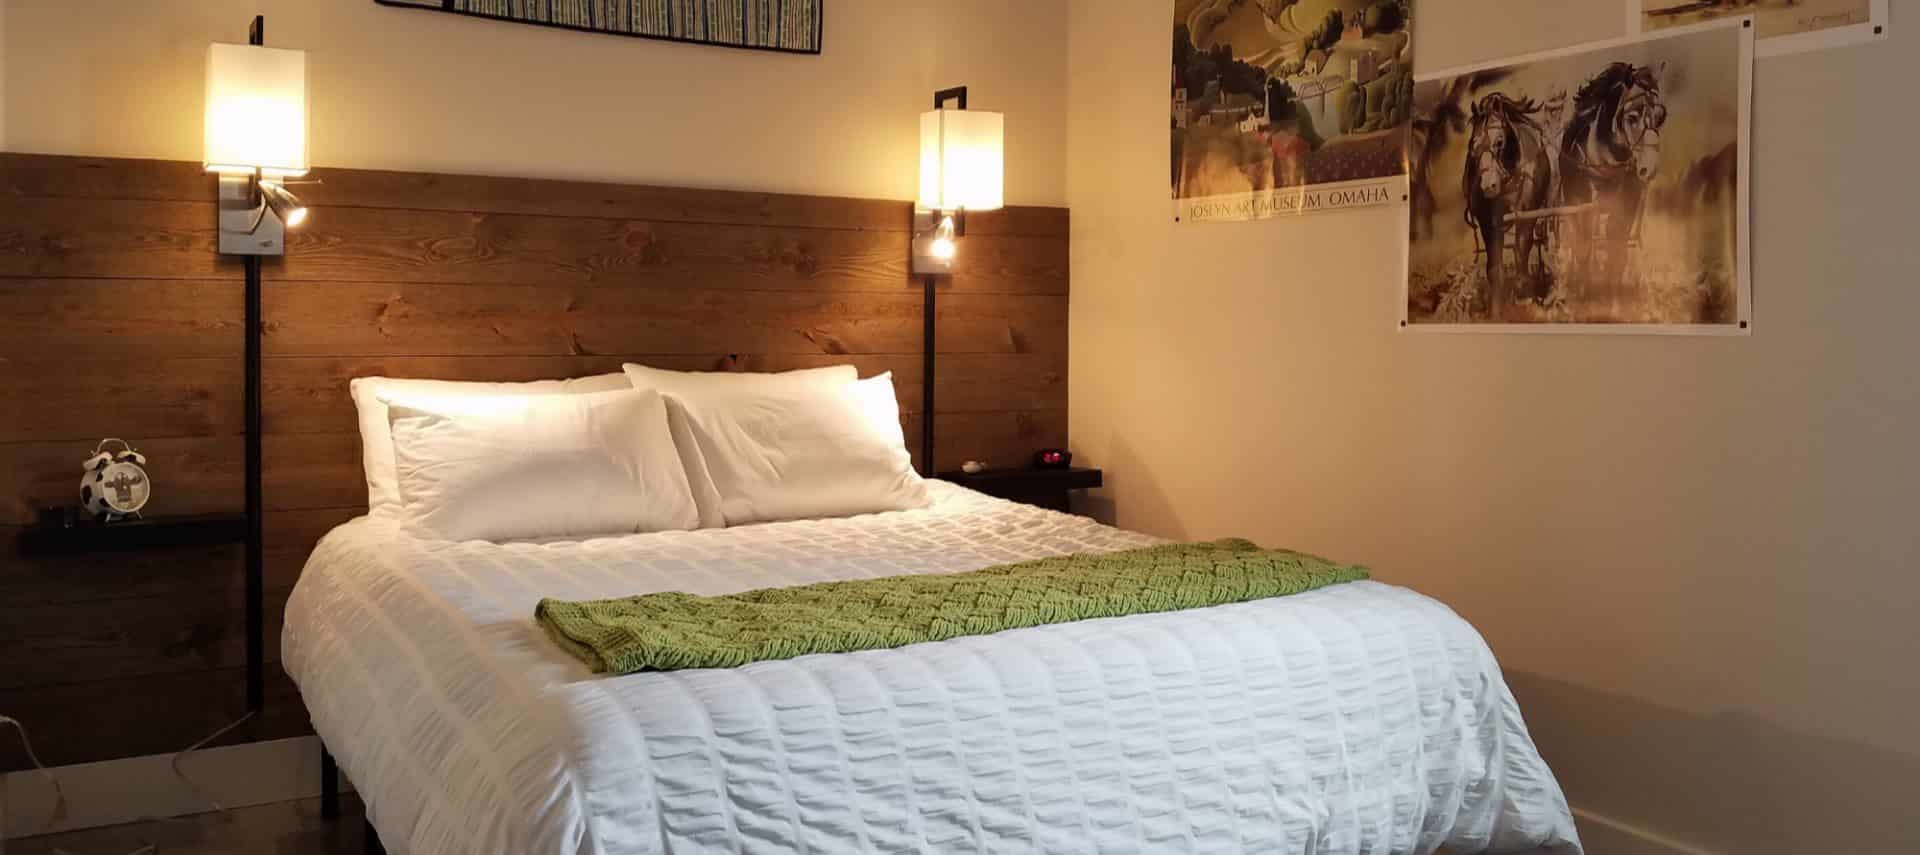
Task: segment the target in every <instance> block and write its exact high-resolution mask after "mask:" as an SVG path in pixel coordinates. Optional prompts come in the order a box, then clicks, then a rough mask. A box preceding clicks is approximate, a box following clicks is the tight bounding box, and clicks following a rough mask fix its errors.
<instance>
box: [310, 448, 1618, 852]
mask: <svg viewBox="0 0 1920 855" xmlns="http://www.w3.org/2000/svg"><path fill="white" fill-rule="evenodd" d="M929 487H930V489H931V491H932V499H933V501H932V505H931V506H930V507H928V508H925V509H921V510H912V511H899V512H890V513H881V514H869V515H865V516H858V517H850V518H842V519H826V520H806V521H797V522H783V523H769V524H760V525H749V526H741V527H735V528H725V529H701V530H695V531H688V532H667V533H656V534H641V535H629V536H623V537H611V538H601V539H591V540H582V541H556V542H520V543H501V544H494V543H481V542H466V543H451V542H444V541H425V540H416V539H413V538H410V537H408V536H407V535H405V534H403V533H402V532H401V531H400V529H399V528H398V527H397V526H396V525H395V524H394V523H393V522H392V521H390V520H384V519H380V518H378V517H363V518H360V519H357V520H354V521H352V522H349V523H347V524H345V525H342V526H341V527H339V528H338V529H336V530H334V531H333V532H332V533H330V534H328V535H327V536H326V537H325V538H324V539H323V540H322V541H321V543H320V544H319V546H318V547H317V549H316V550H315V552H314V554H313V556H312V557H311V559H310V560H309V562H308V564H307V567H306V570H305V572H304V574H303V575H302V576H301V578H300V581H299V583H298V586H297V587H296V588H295V590H294V592H293V595H292V598H291V600H290V602H289V604H288V608H287V616H286V626H285V631H284V636H283V639H282V644H283V654H284V662H285V667H286V669H287V672H288V673H289V674H290V675H291V676H292V677H293V679H294V681H295V682H296V683H298V685H299V687H300V692H301V695H302V697H303V698H304V700H305V702H306V705H307V708H308V710H309V711H310V712H311V715H312V718H313V724H314V728H315V730H316V731H317V732H318V733H319V735H320V737H321V738H322V740H323V741H324V743H325V745H326V746H327V747H328V749H329V750H331V751H332V752H333V754H334V755H335V756H336V757H337V758H338V761H339V763H340V767H341V769H342V770H343V771H345V772H346V774H347V775H348V777H349V778H350V779H351V780H352V781H353V783H354V785H355V786H356V788H357V789H358V790H359V792H360V793H361V795H362V797H363V799H364V800H365V802H366V805H367V811H368V818H369V820H370V821H371V822H372V824H373V825H374V826H375V827H376V828H377V829H378V831H379V833H380V837H381V838H382V840H383V841H384V843H385V845H386V846H387V847H388V849H389V850H390V851H392V852H395V853H415V855H427V853H433V855H438V854H439V853H566V855H574V853H579V855H587V854H588V853H592V855H628V853H685V852H752V851H796V852H814V853H819V852H879V851H887V852H899V851H913V852H996V853H997V852H1020V851H1040V852H1160V851H1182V852H1185V851H1212V852H1240V851H1248V852H1276V853H1305V852H1313V853H1387V852H1393V853H1401V852H1419V853H1426V852H1433V851H1435V850H1436V849H1439V848H1440V847H1443V846H1444V847H1446V848H1447V850H1448V851H1451V852H1476V851H1482V850H1488V849H1491V850H1493V851H1535V850H1543V851H1544V850H1550V851H1562V852H1579V851H1580V850H1579V844H1578V839H1577V836H1576V834H1575V831H1574V826H1573V822H1572V819H1571V817H1570V815H1569V812H1568V809H1567V805H1566V801H1565V798H1564V796H1563V795H1562V793H1561V791H1560V788H1559V785H1558V784H1557V783H1556V782H1555V780H1554V778H1553V776H1552V774H1551V773H1550V771H1549V770H1548V768H1547V766H1546V765H1545V763H1544V762H1543V761H1542V760H1541V758H1540V756H1539V754H1538V752H1537V751H1536V750H1535V748H1534V746H1533V742H1532V740H1531V739H1530V737H1529V736H1528V734H1527V729H1526V726H1525V724H1524V723H1523V721H1522V719H1521V715H1520V711H1519V709H1518V707H1517V706H1516V704H1515V703H1514V699H1513V696H1512V695H1511V693H1510V692H1509V691H1508V689H1507V687H1506V684H1505V683H1504V682H1503V680H1502V678H1501V674H1500V670H1499V667H1498V665H1497V664H1496V663H1495V661H1494V658H1493V656H1492V654H1491V653H1490V652H1489V650H1488V649H1487V647H1486V645H1485V643H1484V642H1483V641H1482V640H1481V638H1480V637H1479V635H1478V633H1476V632H1475V631H1474V630H1473V628H1472V627H1471V626H1469V625H1468V624H1467V623H1466V622H1464V621H1463V620H1461V619H1460V618H1459V617H1458V616H1456V615H1455V614H1454V613H1453V612H1452V611H1450V610H1449V609H1448V608H1446V607H1445V606H1444V605H1442V604H1440V603H1438V602H1436V601H1434V600H1432V599H1429V598H1427V597H1424V596H1421V595H1419V594H1417V593H1414V592H1412V591H1409V590H1406V589H1403V588H1398V587H1394V586H1391V585H1386V584H1381V583H1378V582H1356V583H1351V584H1344V585H1335V586H1332V587H1329V588H1324V589H1321V590H1317V591H1312V592H1308V593H1304V594H1299V595H1296V596H1291V597H1282V598H1276V599H1268V600H1259V601H1254V602H1249V603H1242V604H1237V605H1228V606H1218V607H1213V608H1204V609H1193V610H1188V611H1180V612H1168V613H1161V614H1148V615H1136V616H1131V617H1122V618H1112V619H1102V620H1088V621H1080V622H1077V623H1067V624H1056V625H1051V626H1042V627H1035V628H1031V629H1020V630H1012V631H1008V632H1002V633H998V634H994V635H990V636H975V637H966V638H960V639H956V640H953V641H946V642H936V643H928V644H917V645H912V646H908V647H904V648H898V649H892V650H877V651H867V652H860V653H845V654H830V655H818V656H807V657H801V658H797V659H790V660H785V661H774V662H761V663H756V664H752V665H748V666H745V667H741V668H736V669H727V670H697V671H673V672H655V673H638V674H631V675H626V676H616V677H602V676H596V675H594V674H592V673H590V672H589V671H588V670H587V668H586V667H585V666H584V665H582V664H580V663H579V662H578V661H576V660H574V659H572V658H570V657H569V656H567V655H566V654H565V653H563V652H562V651H561V650H560V649H559V648H558V647H557V646H556V645H554V644H553V643H552V642H551V641H550V640H549V639H548V638H546V637H545V636H544V634H543V633H542V632H541V630H540V629H539V627H538V626H537V625H536V624H535V623H534V622H533V620H532V611H533V607H534V604H535V603H536V602H537V601H538V600H539V599H541V598H542V597H564V598H575V599H593V598H605V597H617V596H625V595H631V594H639V593H647V592H653V591H663V590H682V591H689V592H692V593H699V594H720V593H730V592H736V591H742V590H748V589H753V588H761V587H772V586H787V585H795V584H803V583H810V582H819V581H827V580H835V579H850V578H864V577H879V576H888V575H898V574H903V573H941V572H958V571H964V570H970V569H975V568H980V567H985V566H988V565H993V564H999V563H1004V562H1008V561H1016V560H1021V559H1027V558H1035V557H1042V556H1048V555H1062V554H1070V553H1075V552H1090V551H1111V550H1120V549H1128V548H1134V547H1140V546H1147V545H1151V544H1154V543H1157V542H1158V541H1156V540H1155V539H1153V538H1151V537H1147V536H1145V535H1141V534H1135V533H1131V532H1126V531H1122V530H1119V529H1116V528H1112V527H1108V526H1104V525H1101V524H1098V523H1096V522H1094V521H1091V520H1088V519H1084V518H1080V517H1074V516H1069V515H1066V514H1061V513H1056V512H1053V511H1047V510H1041V509H1038V508H1033V507H1028V506H1024V505H1016V504H1013V503H1009V502H1005V501H1002V500H998V499H992V498H989V497H986V496H984V495H981V494H978V493H974V492H971V491H968V490H966V489H964V488H961V487H957V486H954V485H951V484H945V483H940V482H932V483H930V484H929Z"/></svg>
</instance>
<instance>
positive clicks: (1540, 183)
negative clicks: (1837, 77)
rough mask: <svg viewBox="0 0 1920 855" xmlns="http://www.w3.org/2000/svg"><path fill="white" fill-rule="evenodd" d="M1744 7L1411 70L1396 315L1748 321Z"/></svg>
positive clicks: (1462, 323) (1520, 324) (1572, 325)
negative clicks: (1539, 50) (1729, 14)
mask: <svg viewBox="0 0 1920 855" xmlns="http://www.w3.org/2000/svg"><path fill="white" fill-rule="evenodd" d="M1753 44H1754V31H1753V28H1752V26H1751V19H1738V20H1729V21H1724V22H1718V23H1709V24H1702V25H1697V26H1694V27H1690V28H1685V29H1675V30H1668V31H1663V32H1660V33H1655V34H1649V35H1645V36H1639V37H1633V38H1626V39H1620V40H1617V41H1613V42H1606V43H1601V44H1595V45H1587V46H1582V47H1577V48H1569V49H1566V50H1560V51H1553V52H1549V53H1543V54H1535V55H1532V56H1527V57H1521V58H1518V59H1513V60H1504V61H1501V62H1497V63H1491V64H1487V65H1481V66H1475V67H1472V68H1466V69H1459V70H1454V71H1448V72H1442V73H1439V74H1435V75H1430V76H1429V75H1423V76H1422V77H1421V78H1420V79H1419V82H1418V84H1417V85H1416V86H1415V89H1414V96H1413V100H1414V116H1413V128H1412V132H1411V142H1410V144H1409V146H1408V151H1409V161H1410V175H1411V177H1410V182H1409V188H1408V192H1409V196H1410V202H1409V205H1408V231H1409V236H1410V240H1409V243H1408V248H1407V282H1406V295H1405V296H1406V300H1405V302H1404V312H1405V314H1404V316H1403V317H1402V319H1401V320H1402V325H1403V326H1404V327H1406V328H1408V329H1416V330H1419V329H1424V330H1498V331H1517V332H1656V333H1689V332H1691V333H1731V334H1739V333H1742V332H1745V331H1746V330H1747V329H1748V327H1749V315H1748V312H1749V305H1750V302H1751V301H1750V300H1749V299H1748V294H1749V291H1748V279H1749V277H1748V264H1747V259H1748V253H1749V247H1748V242H1747V225H1748V216H1747V205H1748V192H1747V188H1748V183H1747V163H1748V151H1749V146H1748V135H1749V130H1750V118H1749V111H1748V105H1749V104H1750V102H1751V95H1752V85H1753V84H1752V70H1753Z"/></svg>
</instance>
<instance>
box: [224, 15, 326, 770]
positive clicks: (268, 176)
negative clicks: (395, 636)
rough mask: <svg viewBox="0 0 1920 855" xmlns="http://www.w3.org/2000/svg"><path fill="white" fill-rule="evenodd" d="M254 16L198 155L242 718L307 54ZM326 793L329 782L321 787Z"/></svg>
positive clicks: (229, 52) (261, 647)
mask: <svg viewBox="0 0 1920 855" xmlns="http://www.w3.org/2000/svg"><path fill="white" fill-rule="evenodd" d="M265 36H266V21H265V19H264V18H262V17H260V16H258V15H256V16H254V19H253V26H252V27H251V28H249V30H248V33H247V43H246V44H244V45H231V44H214V45H211V46H209V47H208V48H207V104H206V110H207V115H206V120H207V124H206V157H205V159H204V160H203V163H204V165H205V166H206V168H207V171H208V172H212V173H216V174H218V175H219V180H220V195H219V199H220V208H219V214H218V218H219V233H220V242H219V252H220V254H222V255H238V256H241V257H242V258H243V259H244V261H245V265H244V266H245V269H246V387H245V390H246V403H245V415H246V446H245V450H246V502H247V540H246V545H247V553H246V617H247V639H246V641H247V648H246V652H247V715H248V716H249V717H251V716H253V715H256V714H258V713H259V712H260V711H261V710H262V709H264V708H265V706H266V665H265V662H266V655H265V649H266V648H265V645H266V642H265V637H266V620H265V607H264V603H265V588H266V576H265V573H264V570H263V566H264V561H263V556H264V554H265V547H264V542H265V538H264V536H263V534H262V529H263V525H262V520H263V519H264V518H265V508H266V503H265V501H264V494H265V490H264V488H263V486H262V483H263V479H262V477H261V454H260V425H261V417H260V411H261V403H260V402H261V394H260V363H261V358H260V357H261V335H262V331H263V326H262V324H261V311H260V287H261V286H260V259H261V257H262V256H268V255H284V254H286V251H287V249H286V230H287V229H288V228H292V227H297V226H299V225H300V224H301V223H304V222H306V221H307V219H308V215H307V206H306V205H303V204H301V203H300V199H299V198H298V197H296V196H294V195H293V193H292V192H291V191H289V190H287V188H286V184H285V181H286V179H288V178H297V177H299V176H302V175H305V174H307V53H306V51H299V50H276V49H273V48H267V47H262V46H261V45H262V44H263V42H264V40H265ZM326 791H327V792H329V793H330V792H332V790H331V788H329V789H327V790H326Z"/></svg>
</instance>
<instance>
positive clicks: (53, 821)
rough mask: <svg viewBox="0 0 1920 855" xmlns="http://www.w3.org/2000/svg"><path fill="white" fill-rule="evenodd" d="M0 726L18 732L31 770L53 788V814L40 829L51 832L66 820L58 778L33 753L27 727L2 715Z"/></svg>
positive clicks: (65, 795)
mask: <svg viewBox="0 0 1920 855" xmlns="http://www.w3.org/2000/svg"><path fill="white" fill-rule="evenodd" d="M0 725H11V726H12V727H13V729H14V730H17V731H19V732H20V745H21V747H23V748H25V749H27V762H29V763H32V764H33V768H35V769H39V770H40V774H41V775H43V776H45V777H46V779H47V783H48V784H51V785H52V786H53V813H52V815H50V816H48V817H47V824H46V826H45V827H43V828H41V829H40V830H41V832H42V833H45V832H47V831H51V830H52V829H53V827H54V826H55V825H58V824H59V823H60V821H61V820H63V819H66V818H67V792H66V791H65V790H63V789H61V788H60V778H59V776H57V775H55V774H53V771H52V770H50V769H48V768H47V767H46V765H45V764H43V763H41V762H40V755H38V754H35V753H33V740H31V739H29V738H27V726H26V725H24V724H21V723H20V720H19V719H16V718H14V717H12V716H4V715H0Z"/></svg>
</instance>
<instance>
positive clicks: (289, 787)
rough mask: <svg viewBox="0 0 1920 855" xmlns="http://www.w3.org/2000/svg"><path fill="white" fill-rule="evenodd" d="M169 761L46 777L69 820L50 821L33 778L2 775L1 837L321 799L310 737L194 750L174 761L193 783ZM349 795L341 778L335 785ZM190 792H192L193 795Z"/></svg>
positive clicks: (45, 786)
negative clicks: (61, 795) (56, 787)
mask: <svg viewBox="0 0 1920 855" xmlns="http://www.w3.org/2000/svg"><path fill="white" fill-rule="evenodd" d="M173 756H174V755H172V754H154V755H150V756H146V757H130V758H127V759H124V760H105V761H101V762H99V763H81V764H78V765H74V766H60V767H56V768H54V769H53V770H52V773H53V775H54V776H55V777H57V778H58V779H59V780H60V788H61V790H63V791H64V792H65V793H66V797H67V816H66V817H65V818H64V819H62V820H60V821H58V822H51V824H50V821H51V820H52V817H53V813H54V794H53V786H52V785H51V784H50V783H48V781H47V779H46V776H45V775H43V774H41V773H40V772H39V771H34V770H29V771H25V772H8V773H7V774H6V781H5V786H4V787H0V824H3V825H4V826H5V828H4V832H5V833H4V838H0V839H10V838H17V837H31V836H34V835H39V834H47V833H51V832H56V831H72V830H75V829H81V828H97V827H100V826H103V825H119V824H121V823H127V822H137V821H140V820H143V819H160V818H165V817H175V816H187V815H189V814H196V813H206V812H207V811H210V810H213V805H212V804H211V803H210V802H212V801H217V802H219V803H220V804H221V805H223V806H226V807H229V808H237V807H250V806H253V805H262V804H270V803H273V802H284V801H291V800H294V799H310V798H315V797H318V796H319V795H320V741H319V739H317V738H316V737H312V736H303V737H298V738H295V739H276V740H272V741H269V742H250V743H247V744H245V745H230V746H227V747H224V748H207V749H202V750H200V751H195V752H193V753H192V754H190V755H187V757H186V758H184V759H182V760H181V761H180V768H181V770H182V771H184V772H185V773H186V774H187V775H189V776H190V777H192V778H193V784H188V783H187V782H186V781H182V780H180V777H179V776H178V775H175V774H174V773H173V770H172V769H171V768H169V764H170V763H171V762H172V760H173ZM340 784H341V789H342V790H343V791H345V790H346V789H347V783H346V779H345V777H344V776H343V777H342V778H341V781H340ZM196 786H197V787H198V789H196Z"/></svg>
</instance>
